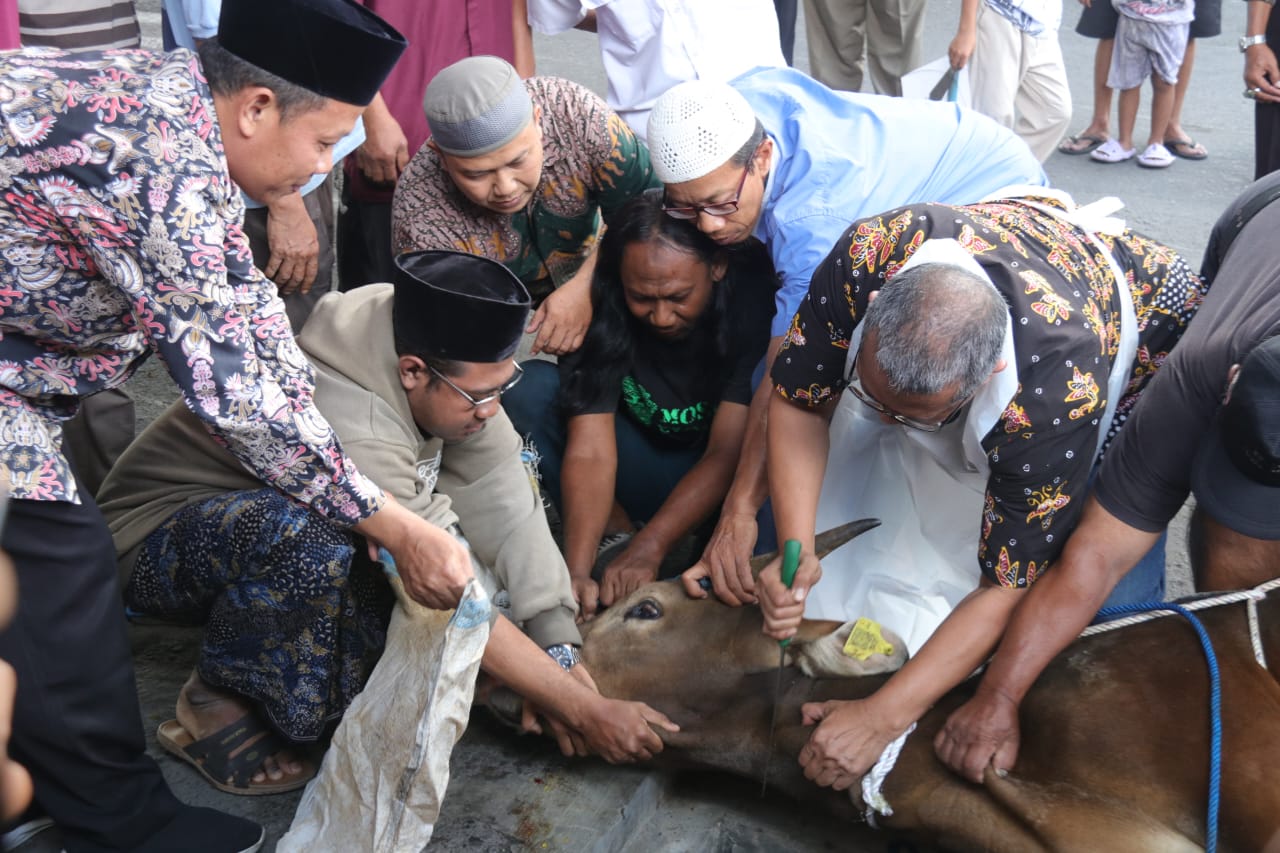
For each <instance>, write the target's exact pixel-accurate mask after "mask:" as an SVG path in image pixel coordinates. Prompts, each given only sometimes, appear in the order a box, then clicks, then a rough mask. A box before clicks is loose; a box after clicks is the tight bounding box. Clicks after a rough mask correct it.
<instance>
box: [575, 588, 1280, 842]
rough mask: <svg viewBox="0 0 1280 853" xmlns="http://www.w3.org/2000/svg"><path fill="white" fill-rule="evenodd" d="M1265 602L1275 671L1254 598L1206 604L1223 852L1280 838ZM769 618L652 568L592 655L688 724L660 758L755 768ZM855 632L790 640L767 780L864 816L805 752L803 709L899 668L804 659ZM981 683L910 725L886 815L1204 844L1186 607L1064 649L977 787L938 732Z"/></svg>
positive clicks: (908, 828) (612, 614) (1204, 769)
mask: <svg viewBox="0 0 1280 853" xmlns="http://www.w3.org/2000/svg"><path fill="white" fill-rule="evenodd" d="M1258 610H1259V616H1260V621H1261V625H1262V636H1263V641H1264V647H1265V649H1266V654H1267V659H1268V664H1269V667H1270V671H1268V670H1267V669H1264V668H1263V667H1261V666H1259V664H1258V663H1257V662H1256V661H1255V659H1254V655H1253V652H1252V650H1251V646H1250V642H1249V633H1248V628H1247V623H1246V613H1245V606H1244V605H1243V604H1231V605H1225V606H1220V607H1215V608H1212V609H1208V610H1205V611H1202V612H1201V613H1200V614H1199V615H1200V617H1201V619H1202V621H1203V622H1204V624H1205V627H1206V628H1207V630H1208V632H1209V634H1210V635H1211V637H1212V639H1213V645H1214V649H1215V651H1216V652H1217V655H1218V662H1219V667H1220V669H1221V673H1222V697H1223V701H1222V707H1223V713H1222V720H1223V762H1222V768H1223V773H1222V806H1221V812H1220V821H1219V827H1220V829H1219V839H1218V844H1219V846H1218V849H1219V850H1222V851H1259V850H1280V831H1278V830H1280V684H1277V682H1276V679H1275V677H1274V676H1275V674H1276V672H1277V671H1278V670H1277V667H1278V666H1280V596H1277V595H1275V594H1273V595H1271V596H1270V597H1268V598H1266V599H1265V600H1263V601H1262V602H1261V603H1260V604H1259V608H1258ZM760 628H761V617H760V613H759V611H758V610H757V609H756V608H754V607H742V608H732V607H728V606H725V605H723V604H721V603H720V602H718V601H717V600H715V599H714V598H710V597H709V598H707V599H701V600H699V599H690V598H688V597H687V596H686V595H685V593H684V591H683V590H682V588H681V587H680V585H679V584H677V583H656V584H649V585H648V586H645V587H643V588H641V589H639V590H637V591H636V592H635V593H633V594H632V595H631V596H629V597H628V598H627V599H625V600H624V601H622V602H620V603H618V604H616V605H615V606H613V607H612V608H610V609H609V610H608V611H606V612H604V613H603V614H602V615H601V616H599V617H597V618H596V619H595V620H594V621H593V622H591V623H589V624H588V626H587V630H586V632H585V646H584V649H583V658H584V660H585V661H586V663H587V665H588V667H589V668H590V671H591V672H592V674H593V676H594V677H595V679H596V682H597V683H598V685H599V687H600V690H601V692H602V693H604V694H606V695H610V696H617V697H621V698H627V699H637V700H642V701H644V702H647V703H649V704H650V705H652V706H653V707H654V708H657V709H659V710H661V711H663V712H664V713H666V714H667V715H668V716H670V717H671V719H673V720H675V721H676V722H677V723H679V724H680V726H681V731H680V732H679V733H677V734H674V735H673V734H666V733H663V738H664V740H665V741H666V742H667V749H666V751H665V752H663V753H662V755H661V756H660V757H659V759H658V760H659V761H662V762H664V763H667V764H676V765H685V766H690V765H691V766H698V767H704V768H713V769H719V770H727V771H729V772H732V773H735V774H741V775H743V776H747V777H751V778H755V779H759V778H760V776H761V774H762V772H763V770H764V765H765V761H766V755H765V752H766V749H767V746H766V744H767V743H768V726H769V719H770V712H771V710H772V694H773V685H774V677H775V672H776V670H775V667H776V666H777V661H778V646H777V644H776V643H774V642H773V641H772V640H770V639H768V638H766V637H764V636H763V635H762V634H761V632H760ZM847 633H848V627H847V626H846V627H845V628H844V630H843V632H841V631H840V630H839V626H837V625H836V624H835V623H831V622H825V623H817V622H808V623H805V624H804V626H803V627H802V630H801V633H800V636H799V637H798V638H797V640H796V642H794V643H793V644H792V651H791V652H789V654H788V662H789V664H794V665H789V666H788V668H787V669H786V670H785V674H784V689H783V695H782V698H781V704H780V706H779V713H778V721H779V722H778V730H777V736H776V741H775V749H774V755H773V756H772V760H771V771H770V784H771V785H773V786H775V787H776V788H778V789H780V790H782V791H784V792H786V793H789V794H790V795H792V796H794V797H795V798H796V799H799V800H803V801H805V802H814V803H817V802H821V803H822V804H824V805H825V806H826V807H827V808H829V809H831V810H832V811H834V812H836V813H837V814H840V815H843V816H846V817H848V818H849V819H851V820H861V819H862V817H861V815H862V811H863V804H862V799H861V793H860V792H859V791H858V790H857V786H855V787H854V788H853V789H851V790H850V791H848V792H844V793H837V792H834V791H831V790H829V789H818V788H816V787H815V786H814V785H813V784H812V783H811V782H809V781H808V780H806V779H805V778H804V776H803V774H802V773H801V772H800V768H799V766H798V764H797V760H796V759H797V756H798V754H799V752H800V749H801V747H802V746H803V745H804V743H805V741H806V739H807V738H808V736H809V732H810V731H811V730H810V729H809V728H807V727H805V726H803V725H802V724H801V722H800V719H801V717H800V705H801V704H802V703H804V702H813V701H822V700H826V699H854V698H859V697H864V696H866V695H868V694H870V693H871V692H872V691H874V690H875V689H876V688H877V687H878V686H879V685H880V684H882V683H883V682H884V680H885V679H886V678H887V676H885V675H876V676H865V677H840V678H831V677H810V676H809V675H806V674H804V673H803V672H801V670H800V669H799V668H797V666H803V667H813V666H815V665H816V666H819V667H822V666H825V664H822V663H821V661H823V660H829V659H831V658H832V655H831V654H830V652H831V648H830V647H831V644H833V643H835V644H841V643H843V639H844V636H845V635H847ZM824 638H827V639H825V641H824ZM834 648H836V649H837V650H838V648H839V646H838V645H836V646H834ZM878 662H879V663H880V664H882V665H887V666H890V667H891V666H893V665H900V663H901V661H900V659H899V660H898V661H894V662H886V661H883V660H880V661H878ZM871 663H877V661H874V660H873V661H871ZM824 671H825V670H823V669H819V670H817V672H824ZM971 688H972V682H970V683H968V684H965V685H962V686H961V687H960V688H957V689H956V690H953V691H952V692H951V693H949V694H948V695H947V696H946V697H944V698H943V699H942V700H941V701H940V702H939V703H938V704H937V705H936V706H935V707H934V708H933V709H932V710H931V711H930V712H929V713H928V714H927V715H926V716H925V717H924V719H922V720H920V723H919V728H918V729H917V730H916V732H915V733H914V734H913V735H911V736H910V737H909V738H908V739H907V742H906V746H905V747H904V749H903V751H902V754H901V756H900V758H899V759H898V762H897V765H896V767H895V769H894V770H893V772H892V773H891V774H890V775H889V777H888V779H887V781H886V783H885V786H884V790H883V792H884V794H885V796H886V797H887V799H888V802H889V803H890V805H891V806H892V808H893V810H894V812H893V815H892V817H888V818H882V819H881V820H880V822H881V823H882V824H883V825H884V826H885V827H887V828H891V829H894V830H899V831H903V832H906V833H909V834H912V835H916V836H919V837H921V838H923V839H928V840H931V841H933V842H935V843H938V844H941V845H943V846H946V847H948V848H952V849H956V850H989V851H1049V850H1054V851H1060V850H1085V851H1091V852H1092V851H1110V850H1114V851H1125V853H1132V851H1157V850H1158V851H1183V850H1187V851H1190V850H1199V849H1201V848H1202V847H1203V845H1204V833H1205V815H1206V801H1207V791H1208V783H1207V779H1208V764H1209V757H1208V752H1209V751H1208V746H1207V744H1208V740H1209V735H1208V732H1209V720H1208V698H1207V697H1208V675H1207V667H1206V663H1205V656H1204V654H1203V652H1202V651H1201V648H1200V645H1199V643H1198V641H1197V638H1196V635H1195V633H1194V632H1193V630H1192V628H1191V627H1190V625H1189V624H1188V623H1187V622H1186V621H1185V620H1183V619H1182V618H1181V617H1177V616H1170V617H1166V618H1161V619H1156V620H1153V621H1149V622H1145V623H1142V624H1138V625H1134V626H1131V627H1127V628H1123V629H1120V630H1116V631H1111V632H1108V633H1102V634H1098V635H1096V636H1093V637H1088V638H1085V639H1081V640H1077V641H1076V642H1075V643H1074V644H1073V645H1072V646H1070V647H1069V648H1068V649H1066V650H1065V651H1064V652H1063V653H1062V654H1061V655H1059V656H1058V658H1057V659H1056V660H1055V661H1054V662H1053V663H1052V664H1051V665H1050V666H1049V667H1048V669H1046V670H1045V672H1044V674H1043V675H1042V676H1041V677H1040V680H1039V681H1038V682H1037V684H1036V686H1035V688H1034V689H1033V690H1032V691H1031V692H1030V693H1029V694H1028V696H1027V697H1026V700H1025V701H1024V702H1023V704H1022V748H1021V751H1020V753H1019V755H1018V761H1017V764H1016V765H1015V767H1014V768H1013V769H1012V771H1011V772H1010V773H1009V774H1008V776H1007V777H1003V778H1002V777H999V776H997V775H996V774H994V773H992V772H991V771H988V773H987V778H986V780H985V782H984V783H983V784H982V785H975V784H972V783H969V782H966V781H964V780H962V779H961V778H959V777H958V776H956V775H955V774H953V773H951V772H950V771H948V770H947V769H946V768H945V767H944V766H943V765H942V764H941V763H940V762H939V761H938V760H937V759H936V758H935V756H934V752H933V745H932V744H933V738H934V735H935V734H936V733H937V732H938V730H939V728H941V726H942V725H943V723H944V722H945V720H946V718H947V716H948V715H949V714H950V713H951V712H952V711H953V710H955V709H956V708H957V707H958V706H959V705H960V704H961V703H962V702H964V701H965V699H966V698H968V696H969V695H970V693H971Z"/></svg>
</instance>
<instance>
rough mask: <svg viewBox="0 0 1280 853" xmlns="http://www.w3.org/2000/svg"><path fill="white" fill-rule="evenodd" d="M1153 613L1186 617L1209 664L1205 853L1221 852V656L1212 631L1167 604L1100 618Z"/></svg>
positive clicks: (1114, 610) (1118, 610) (1105, 611)
mask: <svg viewBox="0 0 1280 853" xmlns="http://www.w3.org/2000/svg"><path fill="white" fill-rule="evenodd" d="M1153 610H1170V611H1173V612H1174V613H1179V614H1181V615H1183V616H1185V617H1186V618H1187V621H1188V622H1190V623H1191V627H1192V628H1195V629H1196V634H1198V635H1199V637H1200V647H1201V648H1203V649H1204V657H1205V661H1206V662H1207V663H1208V664H1209V815H1208V818H1207V819H1206V820H1205V853H1215V851H1216V850H1217V849H1218V799H1219V797H1218V794H1219V789H1220V788H1221V787H1222V677H1221V676H1220V675H1219V673H1218V656H1217V655H1215V654H1214V653H1213V644H1212V643H1211V642H1210V641H1209V632H1207V631H1206V630H1205V629H1204V625H1202V624H1201V623H1200V620H1199V619H1197V618H1196V617H1195V615H1194V614H1193V613H1192V612H1191V611H1190V610H1188V609H1187V608H1185V607H1183V606H1182V605H1180V604H1174V603H1172V602H1168V601H1156V602H1144V603H1137V604H1116V605H1112V606H1111V607H1104V608H1102V609H1101V610H1099V611H1098V616H1099V617H1101V618H1103V619H1106V618H1109V617H1112V616H1125V615H1128V614H1130V613H1146V612H1148V611H1153Z"/></svg>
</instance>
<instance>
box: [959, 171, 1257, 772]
mask: <svg viewBox="0 0 1280 853" xmlns="http://www.w3.org/2000/svg"><path fill="white" fill-rule="evenodd" d="M1278 195H1280V175H1271V176H1268V177H1266V178H1263V179H1262V180H1260V181H1258V182H1257V183H1255V184H1253V185H1252V186H1251V187H1249V188H1248V189H1247V190H1245V192H1244V193H1243V194H1242V195H1241V196H1240V198H1239V199H1237V201H1236V202H1235V203H1233V205H1232V207H1231V208H1230V209H1229V210H1228V211H1227V213H1226V214H1224V215H1223V217H1222V219H1220V220H1219V221H1218V224H1217V225H1216V226H1215V227H1214V232H1213V237H1212V238H1211V240H1210V244H1209V251H1208V253H1206V257H1205V263H1204V270H1205V273H1206V277H1207V276H1208V275H1209V274H1210V273H1212V272H1213V271H1215V270H1217V273H1216V275H1215V276H1214V278H1213V287H1212V289H1211V290H1210V291H1209V294H1208V295H1207V296H1206V297H1205V300H1204V304H1203V305H1202V306H1201V308H1200V310H1199V311H1198V312H1197V314H1196V317H1197V319H1196V322H1195V323H1194V324H1193V325H1192V326H1191V328H1190V329H1189V330H1188V331H1187V334H1186V336H1185V337H1184V338H1183V340H1182V342H1181V343H1180V344H1179V345H1178V348H1177V349H1176V350H1174V352H1173V353H1172V354H1171V355H1170V356H1169V360H1168V361H1167V362H1166V363H1165V364H1164V366H1163V367H1161V368H1160V373H1159V375H1158V376H1157V377H1156V378H1155V379H1154V380H1153V381H1152V382H1151V384H1150V387H1148V388H1147V390H1146V391H1145V392H1144V393H1143V395H1142V400H1141V401H1140V403H1139V404H1138V406H1137V407H1136V408H1135V409H1134V411H1133V413H1132V415H1131V417H1130V418H1129V422H1128V424H1127V425H1126V426H1125V428H1124V430H1123V431H1122V432H1121V433H1120V436H1119V437H1118V438H1117V440H1116V442H1115V444H1114V445H1113V446H1112V447H1111V449H1110V450H1108V451H1107V458H1106V460H1105V462H1104V463H1103V464H1102V466H1101V469H1100V470H1099V472H1098V481H1097V483H1096V484H1095V487H1094V492H1093V495H1092V496H1091V497H1090V498H1089V500H1088V502H1087V503H1086V505H1085V509H1084V513H1083V517H1082V519H1081V521H1080V524H1079V525H1078V526H1077V527H1076V529H1075V531H1074V532H1073V533H1072V534H1071V538H1070V539H1069V540H1068V541H1067V544H1066V547H1065V548H1064V549H1063V552H1062V558H1061V560H1060V561H1059V562H1058V564H1057V565H1056V566H1055V569H1054V571H1053V572H1050V573H1049V575H1048V577H1046V578H1045V579H1044V582H1043V583H1041V584H1037V585H1036V587H1035V589H1033V590H1032V591H1031V592H1030V593H1029V594H1028V595H1027V596H1026V597H1025V598H1026V600H1025V601H1024V602H1023V603H1022V604H1021V605H1020V606H1019V607H1018V609H1017V611H1016V613H1015V614H1014V617H1013V619H1012V621H1011V622H1010V624H1009V628H1008V630H1007V632H1006V634H1005V637H1004V639H1003V640H1001V642H1000V646H999V648H998V649H997V650H996V653H995V656H994V657H993V658H992V660H991V664H990V666H989V667H988V668H987V671H986V674H985V675H984V676H983V677H982V681H981V682H980V683H979V685H978V690H977V693H976V694H975V695H974V697H973V699H971V700H970V701H969V702H968V703H967V704H965V705H963V706H961V707H960V708H959V709H958V710H957V711H956V712H955V713H954V714H952V716H951V718H950V720H948V722H947V726H946V728H945V729H943V731H942V732H941V733H940V734H939V736H938V738H937V741H936V744H935V745H936V747H937V751H938V756H939V757H940V758H941V759H942V760H943V761H945V762H946V763H947V764H949V765H950V766H951V767H952V769H954V770H955V771H957V772H958V773H962V774H963V775H965V776H967V777H968V778H970V779H973V780H974V781H980V780H981V779H982V775H983V772H984V771H985V769H986V768H987V766H988V765H994V767H995V768H996V769H1007V768H1008V767H1011V766H1012V765H1013V762H1014V760H1015V759H1016V758H1017V754H1018V742H1019V730H1018V706H1019V703H1020V702H1021V701H1022V697H1023V696H1024V695H1025V694H1026V692H1027V690H1028V689H1029V688H1030V687H1031V684H1032V682H1034V681H1035V679H1036V677H1037V676H1039V674H1040V672H1041V671H1042V670H1043V669H1044V667H1045V666H1046V665H1047V664H1048V662H1049V660H1050V659H1051V658H1052V657H1053V656H1054V655H1056V654H1057V653H1058V652H1059V651H1061V650H1062V649H1063V648H1064V647H1065V646H1066V645H1067V644H1068V643H1069V642H1071V640H1072V639H1074V638H1075V636H1076V635H1077V634H1078V633H1079V632H1080V630H1081V629H1082V628H1083V627H1084V626H1085V625H1086V624H1087V623H1088V622H1089V620H1090V619H1091V618H1092V616H1093V613H1094V611H1096V610H1097V608H1098V605H1099V603H1100V602H1101V601H1102V600H1103V599H1105V598H1106V597H1107V594H1108V592H1109V591H1110V590H1111V589H1112V588H1113V587H1114V586H1115V585H1116V584H1117V583H1119V582H1122V578H1124V577H1125V576H1126V575H1125V573H1126V572H1130V567H1131V566H1133V564H1134V563H1135V562H1136V561H1137V560H1138V558H1139V557H1140V555H1141V554H1143V553H1144V552H1145V550H1146V549H1147V548H1149V547H1150V545H1151V543H1152V542H1153V541H1155V539H1156V538H1157V537H1158V536H1159V535H1160V531H1162V530H1164V528H1165V527H1166V525H1167V524H1168V523H1169V520H1170V519H1171V518H1173V516H1174V515H1175V514H1176V513H1177V512H1178V510H1179V509H1180V508H1181V507H1182V505H1183V503H1184V502H1185V501H1186V499H1187V495H1188V493H1189V492H1190V493H1194V494H1195V497H1196V510H1195V513H1194V515H1193V516H1192V519H1191V525H1190V529H1189V537H1190V546H1191V548H1190V550H1191V563H1192V568H1193V570H1194V573H1195V582H1196V588H1197V589H1199V590H1223V589H1238V588H1244V587H1251V586H1256V585H1257V584H1260V583H1262V582H1264V581H1267V580H1269V579H1271V578H1274V577H1276V576H1277V575H1280V510H1278V509H1277V507H1278V506H1280V502H1278V501H1280V409H1277V400H1280V337H1277V335H1280V251H1278V250H1277V249H1276V247H1275V240H1274V235H1275V234H1276V233H1277V231H1278V230H1280V204H1276V203H1274V200H1275V198H1276V197H1277V196H1278ZM1260 207H1261V209H1259V208H1260ZM1250 217H1252V219H1250ZM1241 222H1247V224H1246V225H1245V226H1244V228H1243V230H1241V225H1240V223H1241ZM1237 233H1238V237H1237V236H1236V234H1237ZM1232 237H1235V239H1234V240H1232V239H1231V238H1232ZM1228 245H1230V246H1232V248H1231V251H1230V253H1229V254H1228V253H1227V248H1228ZM1219 264H1221V267H1220V269H1219Z"/></svg>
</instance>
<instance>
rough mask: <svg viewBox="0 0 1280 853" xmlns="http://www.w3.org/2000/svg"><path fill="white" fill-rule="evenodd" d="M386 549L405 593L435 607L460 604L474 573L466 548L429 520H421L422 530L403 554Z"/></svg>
mask: <svg viewBox="0 0 1280 853" xmlns="http://www.w3.org/2000/svg"><path fill="white" fill-rule="evenodd" d="M387 550H388V551H391V556H392V557H394V558H395V561H396V572H397V573H398V574H399V575H400V580H401V582H402V583H403V584H404V590H405V592H407V593H408V594H409V597H410V598H412V599H413V600H414V601H416V602H418V603H419V604H421V605H423V606H424V607H430V608H432V609H433V610H448V609H450V608H452V607H457V606H458V601H459V600H460V599H461V598H462V593H463V591H464V590H465V589H466V588H467V583H468V581H470V580H471V579H472V578H473V577H474V576H475V575H474V574H473V573H472V569H471V554H470V553H468V552H467V547H466V546H465V545H463V544H462V543H461V542H459V541H458V540H457V539H454V538H453V536H452V535H450V534H449V533H448V531H445V530H441V529H440V528H439V527H436V526H435V525H434V524H431V523H430V522H427V521H423V522H422V533H420V534H419V535H418V536H417V537H415V538H414V540H413V541H411V542H409V543H408V545H407V547H405V548H403V549H402V553H397V552H396V551H394V550H392V549H391V548H387Z"/></svg>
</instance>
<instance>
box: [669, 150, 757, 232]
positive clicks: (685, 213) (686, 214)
mask: <svg viewBox="0 0 1280 853" xmlns="http://www.w3.org/2000/svg"><path fill="white" fill-rule="evenodd" d="M750 172H751V163H750V161H748V162H747V165H746V166H745V167H743V169H742V179H741V180H739V181H738V191H737V192H736V193H734V194H733V201H722V202H717V203H716V204H691V205H688V206H686V207H672V206H670V205H668V204H667V203H666V202H665V201H664V202H663V204H662V210H663V212H664V213H666V214H667V216H670V217H671V218H672V219H697V218H698V215H699V214H701V213H706V214H708V215H710V216H728V215H730V214H732V213H737V212H738V200H739V199H741V198H742V188H743V187H745V186H746V185H747V175H748V174H749V173H750Z"/></svg>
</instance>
